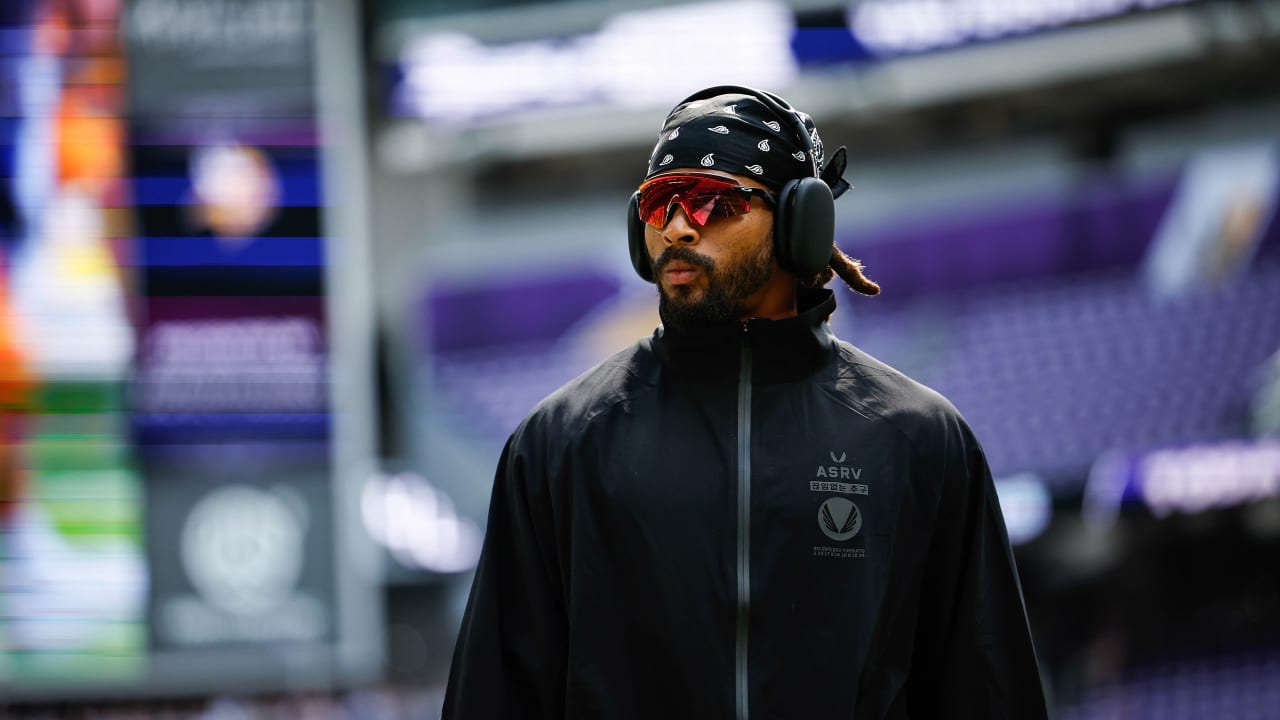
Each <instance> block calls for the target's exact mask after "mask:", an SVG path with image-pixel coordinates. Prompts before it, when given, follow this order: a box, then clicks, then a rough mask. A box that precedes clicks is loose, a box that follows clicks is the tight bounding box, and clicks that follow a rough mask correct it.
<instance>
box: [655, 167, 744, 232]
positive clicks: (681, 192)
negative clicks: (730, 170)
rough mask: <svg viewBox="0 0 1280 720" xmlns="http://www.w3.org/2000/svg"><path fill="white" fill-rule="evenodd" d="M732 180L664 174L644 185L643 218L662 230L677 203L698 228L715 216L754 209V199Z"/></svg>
mask: <svg viewBox="0 0 1280 720" xmlns="http://www.w3.org/2000/svg"><path fill="white" fill-rule="evenodd" d="M737 188H738V184H737V183H736V182H735V181H733V180H731V179H728V178H722V177H716V176H713V175H664V176H661V177H656V178H653V179H652V180H649V181H647V182H645V183H644V184H642V185H641V186H640V202H639V206H640V219H641V220H643V221H644V222H646V223H648V224H650V225H652V226H654V227H656V228H661V227H663V226H664V225H666V224H667V219H668V215H667V210H668V209H669V208H670V207H671V203H673V202H677V203H679V204H680V207H681V208H682V209H683V210H684V214H685V215H687V216H688V217H689V219H690V220H691V221H692V222H693V223H694V224H696V225H699V226H701V225H705V224H707V222H708V221H710V220H711V219H712V218H713V217H728V216H730V215H741V214H742V213H745V212H747V211H748V210H750V209H751V198H750V196H748V195H747V194H746V193H744V192H742V191H740V190H738V189H737Z"/></svg>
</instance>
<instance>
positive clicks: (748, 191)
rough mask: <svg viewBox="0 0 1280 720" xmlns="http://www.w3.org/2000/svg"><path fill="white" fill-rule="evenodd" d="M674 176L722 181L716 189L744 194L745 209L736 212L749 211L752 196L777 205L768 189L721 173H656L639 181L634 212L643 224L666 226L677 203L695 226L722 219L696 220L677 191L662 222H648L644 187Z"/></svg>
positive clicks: (772, 206) (744, 212)
mask: <svg viewBox="0 0 1280 720" xmlns="http://www.w3.org/2000/svg"><path fill="white" fill-rule="evenodd" d="M675 178H692V179H695V180H709V181H713V182H715V183H723V185H722V186H721V187H719V188H718V191H722V192H723V191H729V192H736V193H740V194H742V195H745V196H746V209H745V210H743V212H742V213H737V214H742V215H745V214H746V213H748V212H751V198H752V197H759V198H762V199H763V200H764V201H765V202H767V203H768V204H769V207H770V208H776V207H777V206H778V196H777V195H775V194H773V193H772V192H770V191H768V190H765V189H764V188H758V187H751V186H750V185H739V184H737V183H738V181H737V180H735V179H733V178H730V177H725V176H723V175H715V174H713V173H700V172H676V173H667V174H665V175H657V176H654V177H651V178H649V179H648V180H645V181H644V182H643V183H640V188H639V191H638V192H639V202H638V203H637V205H636V212H637V214H638V215H639V216H640V222H642V223H644V224H645V225H648V226H649V227H652V228H657V229H659V230H661V229H662V228H664V227H666V224H667V223H669V222H671V215H672V213H673V212H674V211H673V210H672V206H677V205H678V206H679V207H680V208H681V209H683V210H684V214H685V217H687V218H689V222H691V223H693V224H694V225H695V226H697V227H706V226H707V225H708V224H710V223H711V222H712V221H714V220H717V219H722V218H717V217H711V216H709V217H707V220H706V222H698V219H697V217H696V213H694V212H690V211H689V208H688V207H687V206H686V205H685V198H684V197H682V196H681V195H680V194H679V193H672V195H671V199H670V200H668V201H667V204H666V208H665V211H664V212H663V220H662V224H661V225H655V224H654V223H651V222H649V220H647V219H646V218H645V213H644V210H643V209H642V208H643V207H644V191H645V189H646V188H648V187H651V186H652V185H655V184H658V183H660V182H661V181H663V180H671V179H675ZM650 214H652V213H650ZM724 217H731V216H724Z"/></svg>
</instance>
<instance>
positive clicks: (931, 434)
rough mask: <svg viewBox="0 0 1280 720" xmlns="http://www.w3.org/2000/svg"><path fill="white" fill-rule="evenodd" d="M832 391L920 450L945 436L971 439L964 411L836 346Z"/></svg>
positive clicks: (869, 359)
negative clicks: (958, 434) (968, 435)
mask: <svg viewBox="0 0 1280 720" xmlns="http://www.w3.org/2000/svg"><path fill="white" fill-rule="evenodd" d="M836 347H837V357H838V360H837V368H836V376H835V384H834V391H835V392H836V394H837V395H838V396H839V397H841V398H843V399H844V400H846V401H847V402H849V403H851V404H854V405H856V406H857V408H858V409H859V410H861V411H862V412H864V413H872V414H874V415H875V416H877V417H879V418H880V419H882V420H883V421H884V422H886V423H888V424H889V425H891V426H893V427H894V428H895V429H896V430H897V431H898V432H900V433H902V434H903V435H905V436H906V437H907V439H908V440H910V441H911V442H912V443H913V444H916V445H926V446H936V443H937V442H939V441H940V440H942V439H943V436H945V435H949V434H952V433H955V432H957V431H959V432H961V433H962V434H965V435H967V434H969V430H968V426H967V424H966V423H965V421H964V417H963V416H962V415H961V414H960V411H959V410H957V409H956V407H955V405H953V404H952V403H951V401H950V400H948V399H947V398H945V397H943V395H942V394H941V393H939V392H938V391H936V390H934V389H933V388H931V387H928V386H927V385H924V384H923V383H920V382H918V381H916V380H913V379H912V378H910V377H908V376H907V375H906V374H905V373H903V372H902V371H900V370H898V369H896V368H894V367H892V366H890V365H888V364H887V363H885V362H883V361H881V360H878V359H877V358H874V357H872V356H871V355H868V354H867V353H866V352H864V351H863V350H861V349H860V348H858V347H856V346H855V345H853V344H851V343H848V342H845V341H843V340H839V341H837V344H836Z"/></svg>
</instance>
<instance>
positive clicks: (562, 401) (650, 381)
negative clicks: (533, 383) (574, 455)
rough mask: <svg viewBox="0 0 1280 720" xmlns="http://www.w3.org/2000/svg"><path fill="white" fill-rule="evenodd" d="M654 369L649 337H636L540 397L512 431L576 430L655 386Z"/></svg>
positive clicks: (571, 431)
mask: <svg viewBox="0 0 1280 720" xmlns="http://www.w3.org/2000/svg"><path fill="white" fill-rule="evenodd" d="M657 369H658V359H657V358H656V357H655V356H654V353H653V349H652V346H651V345H650V340H649V339H648V338H646V339H644V340H640V341H637V342H635V343H633V344H632V345H631V346H630V347H627V348H625V349H623V350H620V351H618V352H616V353H614V354H613V355H612V356H610V357H608V358H606V359H604V360H602V361H601V362H599V363H598V364H596V365H595V366H594V367H592V368H591V369H589V370H587V371H586V372H584V373H582V374H581V375H579V376H577V377H576V378H574V379H572V380H570V381H569V382H567V383H565V384H564V385H562V386H561V387H560V388H559V389H557V390H556V391H555V392H553V393H551V394H550V395H548V396H547V397H545V398H543V400H542V401H541V402H539V403H538V404H537V405H535V406H534V408H533V410H532V411H530V413H529V415H528V416H526V417H525V419H524V421H523V422H522V423H521V424H520V426H519V427H518V428H517V429H516V433H515V434H516V435H517V436H525V435H527V434H529V433H531V432H532V433H540V432H551V433H555V434H561V435H571V434H576V433H578V432H580V431H581V430H582V429H583V428H584V427H585V425H586V424H587V423H589V422H591V420H592V419H594V418H595V417H596V416H598V415H600V414H601V413H603V412H607V411H609V410H610V409H612V408H614V407H616V406H618V405H619V404H625V403H626V402H628V401H629V400H630V399H631V398H632V397H634V396H635V395H636V394H637V393H641V392H645V390H646V389H647V388H651V387H654V386H656V385H657Z"/></svg>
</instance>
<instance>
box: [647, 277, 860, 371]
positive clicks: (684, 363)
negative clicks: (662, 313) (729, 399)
mask: <svg viewBox="0 0 1280 720" xmlns="http://www.w3.org/2000/svg"><path fill="white" fill-rule="evenodd" d="M796 304H797V306H798V310H799V312H798V314H797V315H796V316H795V317H789V318H783V319H781V320H765V319H763V318H752V319H751V320H747V321H745V322H740V321H734V322H728V323H716V324H709V325H701V326H698V327H696V328H682V329H674V328H665V327H659V328H658V329H657V330H655V331H654V333H653V348H654V350H655V352H657V354H658V357H659V358H660V359H661V360H662V363H663V364H664V365H666V366H667V367H669V368H670V369H671V370H673V371H675V372H676V373H677V374H679V375H680V376H681V377H685V378H687V379H690V380H698V381H704V382H705V381H724V382H737V379H738V372H737V368H738V364H739V362H740V361H741V351H742V344H743V342H746V343H747V344H748V346H749V347H750V348H751V366H752V373H751V376H752V381H753V382H756V383H771V382H786V381H788V380H798V379H800V378H802V377H805V376H807V375H810V374H812V373H813V372H815V371H816V370H818V368H820V367H822V366H823V365H824V364H826V362H827V361H828V360H829V359H830V357H831V355H832V353H833V352H834V346H835V336H833V335H832V334H831V330H830V328H829V327H827V318H828V317H830V316H831V313H832V311H834V310H835V309H836V297H835V293H834V292H832V291H831V290H827V289H825V288H820V289H816V290H813V289H807V288H799V289H798V290H797V292H796Z"/></svg>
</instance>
